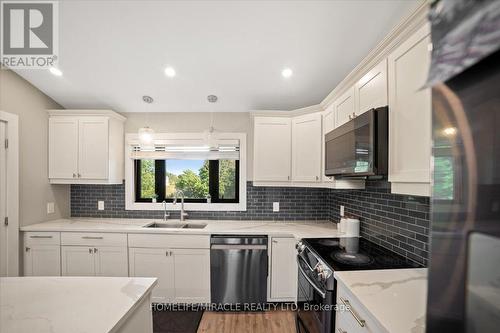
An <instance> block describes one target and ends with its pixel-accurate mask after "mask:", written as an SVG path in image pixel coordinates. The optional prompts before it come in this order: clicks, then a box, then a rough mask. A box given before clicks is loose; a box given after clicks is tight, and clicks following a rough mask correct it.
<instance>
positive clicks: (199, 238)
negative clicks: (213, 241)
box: [128, 234, 210, 303]
mask: <svg viewBox="0 0 500 333" xmlns="http://www.w3.org/2000/svg"><path fill="white" fill-rule="evenodd" d="M128 242H129V271H130V276H135V277H156V278H158V284H157V285H156V287H155V288H154V289H153V294H152V299H153V302H158V303H162V302H166V303H208V302H210V236H209V235H166V234H162V235H160V234H157V235H145V234H129V236H128Z"/></svg>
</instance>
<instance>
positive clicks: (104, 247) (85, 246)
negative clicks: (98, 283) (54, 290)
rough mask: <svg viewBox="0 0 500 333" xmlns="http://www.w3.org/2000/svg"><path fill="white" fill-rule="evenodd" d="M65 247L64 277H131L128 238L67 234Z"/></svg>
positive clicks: (65, 234) (64, 234)
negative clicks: (129, 275)
mask: <svg viewBox="0 0 500 333" xmlns="http://www.w3.org/2000/svg"><path fill="white" fill-rule="evenodd" d="M61 244H62V246H61V262H62V275H63V276H128V253H127V235H126V234H114V233H71V232H63V233H62V235H61Z"/></svg>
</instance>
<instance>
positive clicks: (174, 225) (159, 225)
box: [144, 222, 186, 229]
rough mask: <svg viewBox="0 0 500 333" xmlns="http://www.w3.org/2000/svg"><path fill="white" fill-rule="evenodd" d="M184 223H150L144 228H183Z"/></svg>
mask: <svg viewBox="0 0 500 333" xmlns="http://www.w3.org/2000/svg"><path fill="white" fill-rule="evenodd" d="M185 225H186V224H185V223H168V222H167V223H151V224H148V225H146V226H144V228H170V229H180V228H183V227H184V226H185Z"/></svg>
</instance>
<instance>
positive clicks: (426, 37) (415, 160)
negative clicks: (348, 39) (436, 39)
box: [388, 25, 431, 195]
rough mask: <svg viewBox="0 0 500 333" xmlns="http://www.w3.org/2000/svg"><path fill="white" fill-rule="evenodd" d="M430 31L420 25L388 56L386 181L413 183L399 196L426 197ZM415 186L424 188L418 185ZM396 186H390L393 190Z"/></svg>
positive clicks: (427, 185) (429, 141)
mask: <svg viewBox="0 0 500 333" xmlns="http://www.w3.org/2000/svg"><path fill="white" fill-rule="evenodd" d="M430 42H431V40H430V29H429V26H428V25H425V26H423V27H422V28H421V29H419V30H418V31H417V32H416V33H415V34H414V35H412V36H411V37H410V38H409V39H408V40H406V41H405V42H404V43H403V44H402V45H400V46H399V47H398V48H397V49H395V50H394V52H392V53H391V54H390V55H389V58H388V63H389V124H390V126H389V181H390V182H393V184H397V183H406V184H415V186H413V187H412V186H411V185H410V186H409V187H407V190H403V191H401V192H400V193H404V194H416V195H430V187H429V184H430V158H431V92H430V90H429V89H422V86H423V85H424V83H425V80H426V78H427V73H428V69H429V65H430V51H429V45H430ZM418 185H424V186H423V187H422V186H418ZM397 188H398V186H397V185H396V186H394V185H393V187H392V189H393V191H394V190H395V189H396V192H399V191H397Z"/></svg>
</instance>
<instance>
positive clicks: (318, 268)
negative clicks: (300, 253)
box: [316, 264, 325, 273]
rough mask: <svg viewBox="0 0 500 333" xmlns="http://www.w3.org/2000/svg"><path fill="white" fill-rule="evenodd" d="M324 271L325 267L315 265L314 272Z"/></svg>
mask: <svg viewBox="0 0 500 333" xmlns="http://www.w3.org/2000/svg"><path fill="white" fill-rule="evenodd" d="M324 270H325V266H324V265H321V264H320V265H317V266H316V272H318V273H321V272H323V271H324Z"/></svg>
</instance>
